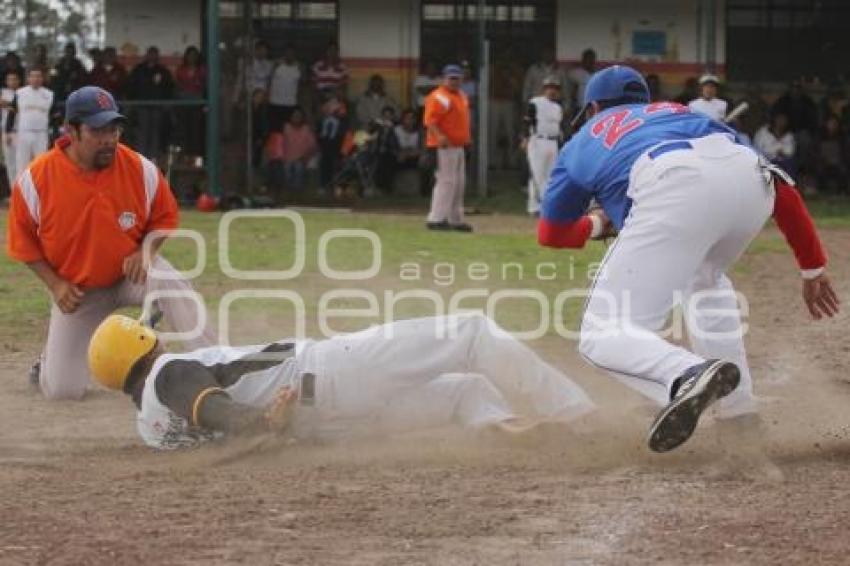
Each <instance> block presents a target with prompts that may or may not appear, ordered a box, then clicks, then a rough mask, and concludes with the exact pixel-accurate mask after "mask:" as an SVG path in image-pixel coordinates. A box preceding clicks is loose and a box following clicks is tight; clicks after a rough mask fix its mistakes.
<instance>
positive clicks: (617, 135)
mask: <svg viewBox="0 0 850 566" xmlns="http://www.w3.org/2000/svg"><path fill="white" fill-rule="evenodd" d="M687 111H688V108H687V107H686V106H682V105H681V104H677V103H675V102H654V103H652V104H648V105H647V106H645V107H644V108H643V112H644V113H645V114H655V113H656V112H671V113H673V114H681V113H682V112H687ZM631 115H632V110H631V109H628V108H626V109H623V110H620V111H619V112H614V113H612V114H609V115H607V116H605V117H604V118H602V119H601V120H599V121H598V122H596V123H595V124H593V126H592V127H591V128H590V133H591V135H592V136H593V137H595V138H599V137H602V145H604V146H605V147H606V148H608V149H614V146H615V145H617V142H619V141H620V139H621V138H622V137H623V136H625V135H626V134H628V133H629V132H631V131H633V130H635V129H637V128H639V127H640V126H641V125H642V124H643V122H644V120H643V118H634V119H633V120H629V117H630V116H631Z"/></svg>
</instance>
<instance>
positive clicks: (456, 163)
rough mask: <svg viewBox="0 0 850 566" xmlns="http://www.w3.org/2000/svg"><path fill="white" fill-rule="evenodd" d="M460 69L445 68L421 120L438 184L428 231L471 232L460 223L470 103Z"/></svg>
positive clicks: (468, 141) (449, 66) (426, 99)
mask: <svg viewBox="0 0 850 566" xmlns="http://www.w3.org/2000/svg"><path fill="white" fill-rule="evenodd" d="M462 80H463V69H461V68H460V67H459V66H458V65H446V67H445V68H444V69H443V83H442V84H441V85H440V86H438V87H437V88H435V89H434V90H432V91H431V93H430V94H429V95H428V96H427V97H426V98H425V114H424V117H423V119H422V121H423V123H424V125H425V129H426V130H427V138H426V145H427V146H428V147H429V148H431V149H436V151H437V173H436V178H437V182H436V183H435V184H434V193H433V194H432V196H431V212H430V213H429V214H428V221H427V222H426V223H425V225H426V226H427V227H428V229H429V230H457V231H459V232H472V226H470V225H469V224H467V223H466V222H464V221H463V191H464V188H465V185H466V157H465V155H464V149H465V147H466V146H467V145H469V144H470V143H471V142H472V138H471V137H470V132H469V124H470V120H469V100H468V99H467V98H466V95H465V94H464V93H463V91H461V90H460V84H461V81H462Z"/></svg>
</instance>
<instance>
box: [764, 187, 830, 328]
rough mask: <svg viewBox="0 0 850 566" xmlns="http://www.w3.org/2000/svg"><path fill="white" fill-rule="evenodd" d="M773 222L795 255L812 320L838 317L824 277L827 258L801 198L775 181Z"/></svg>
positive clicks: (794, 190)
mask: <svg viewBox="0 0 850 566" xmlns="http://www.w3.org/2000/svg"><path fill="white" fill-rule="evenodd" d="M775 188H776V203H775V205H774V208H773V218H774V220H775V221H776V225H777V226H778V227H779V230H780V231H781V232H782V234H783V235H784V236H785V240H786V241H787V242H788V245H789V246H790V247H791V250H792V251H793V252H794V257H795V258H796V259H797V264H798V265H799V267H800V273H801V275H802V277H803V302H804V303H805V304H806V308H808V309H809V313H810V314H811V315H812V318H814V319H815V320H820V319H821V318H823V317H824V316H826V317H832V316H835V315H836V314H837V313H838V310H839V305H840V303H841V301H840V300H839V298H838V295H837V294H836V292H835V290H834V289H833V287H832V282H831V281H830V279H829V277H828V276H827V274H826V264H827V256H826V251H825V250H824V247H823V243H822V242H821V240H820V237H819V236H818V232H817V228H815V223H814V221H813V220H812V217H811V215H810V214H809V211H808V210H807V209H806V205H805V203H804V202H803V198H802V197H801V196H800V193H799V192H798V191H797V189H796V188H795V187H794V186H792V185H790V184H788V183H787V182H785V181H784V180H782V179H780V178H777V179H776V180H775Z"/></svg>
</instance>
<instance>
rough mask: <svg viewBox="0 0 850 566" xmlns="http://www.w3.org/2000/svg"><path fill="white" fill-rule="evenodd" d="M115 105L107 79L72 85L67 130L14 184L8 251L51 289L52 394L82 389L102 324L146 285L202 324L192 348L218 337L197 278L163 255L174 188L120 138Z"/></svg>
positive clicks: (164, 304) (47, 365)
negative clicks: (198, 294) (101, 83)
mask: <svg viewBox="0 0 850 566" xmlns="http://www.w3.org/2000/svg"><path fill="white" fill-rule="evenodd" d="M117 110H118V107H117V105H116V104H115V100H114V99H113V98H112V95H110V94H109V93H108V92H107V91H105V90H103V89H101V88H98V87H93V86H88V87H83V88H81V89H79V90H77V91H75V92H73V93H71V94H70V96H69V97H68V100H67V102H66V105H65V122H66V124H65V126H66V130H67V132H68V135H66V136H64V137H62V138H60V139H59V140H58V141H57V142H56V145H55V146H54V147H53V149H51V150H50V151H48V152H46V153H44V154H42V155H41V156H39V157H38V158H36V159H35V160H33V162H32V163H30V164H29V166H28V167H27V168H26V169H25V170H24V171H23V172H22V173H21V174H20V175H19V177H18V181H17V183H15V186H14V188H13V191H12V199H11V204H10V207H9V221H8V234H7V252H8V254H9V256H10V257H12V258H13V259H16V260H18V261H21V262H24V263H26V264H27V266H28V267H29V268H30V269H32V270H33V272H35V274H36V275H38V277H39V278H40V279H41V280H42V281H43V282H44V284H45V285H46V286H47V288H48V290H49V291H50V294H51V296H52V299H53V305H52V309H51V313H50V326H49V330H48V335H47V344H46V346H45V349H44V354H43V359H42V361H41V363H40V369H39V372H38V373H37V374H36V375H37V377H38V383H39V385H40V387H41V391H42V393H43V394H44V395H45V397H47V398H49V399H80V398H82V397H83V395H84V394H85V392H86V389H87V387H88V384H89V381H90V377H89V371H88V366H87V363H86V350H87V348H88V342H89V339H90V338H91V335H92V333H93V332H94V329H95V328H97V326H98V325H99V324H100V323H101V321H102V320H103V319H104V318H106V316H107V315H109V314H110V313H111V312H112V311H113V310H115V309H116V308H119V307H122V306H128V305H141V304H142V303H143V301H144V298H145V296H146V295H147V294H148V293H151V292H166V293H170V296H162V297H161V298H159V299H158V300H157V302H158V304H159V306H160V307H161V308H162V311H163V314H164V316H165V319H166V321H167V322H168V323H169V325H170V326H171V327H172V329H173V330H175V331H177V332H188V331H191V330H193V329H195V328H196V326H197V327H198V328H199V329H200V330H199V331H198V332H196V334H197V335H198V336H197V338H195V339H194V340H187V343H188V346H189V347H190V348H198V347H202V346H206V345H209V344H211V343H212V333H211V332H210V331H209V328H208V327H206V324H205V322H206V316H205V313H202V312H200V308H199V306H198V305H197V304H196V302H195V301H194V300H193V299H192V298H191V297H189V296H187V295H188V294H189V293H191V286H190V285H189V283H188V282H187V281H186V280H184V279H183V278H182V277H181V276H180V274H179V273H178V272H177V271H176V270H175V269H174V268H173V267H172V266H171V265H170V264H169V263H168V262H167V261H166V260H165V259H163V258H162V257H159V255H157V251H158V250H159V248H160V246H161V245H162V243H163V241H164V240H165V239H166V237H167V236H166V235H165V232H167V231H169V230H173V229H174V228H176V227H177V220H178V219H177V216H178V215H177V203H176V201H175V200H174V196H173V195H172V193H171V188H170V187H169V186H168V183H167V182H166V181H165V179H164V178H163V176H162V174H161V173H160V172H159V170H158V169H157V168H156V166H155V165H154V164H153V163H151V162H150V161H149V160H147V159H146V158H144V157H143V156H141V155H140V154H138V153H136V152H135V151H133V150H131V149H130V148H128V147H127V146H125V145H123V144H120V143H119V142H118V140H119V138H120V136H121V132H122V129H123V124H124V121H125V119H124V116H122V115H121V114H119V113H118V111H117ZM143 243H145V244H146V245H148V246H149V247H150V251H151V253H150V256H149V259H150V261H148V260H146V259H145V257H144V254H143V250H142V246H143ZM149 268H153V269H155V270H156V275H157V276H156V277H154V276H153V275H151V276H149V275H148V269H149ZM181 293H182V296H180V295H181ZM196 322H197V323H198V324H197V325H196Z"/></svg>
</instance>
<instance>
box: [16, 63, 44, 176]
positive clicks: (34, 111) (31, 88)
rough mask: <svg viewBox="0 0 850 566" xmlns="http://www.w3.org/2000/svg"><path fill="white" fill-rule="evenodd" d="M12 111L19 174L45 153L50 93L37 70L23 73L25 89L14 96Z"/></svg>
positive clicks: (19, 90)
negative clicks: (14, 123)
mask: <svg viewBox="0 0 850 566" xmlns="http://www.w3.org/2000/svg"><path fill="white" fill-rule="evenodd" d="M13 109H14V111H15V112H16V116H15V120H16V127H17V134H16V135H15V145H16V148H15V149H16V151H15V167H16V168H17V170H18V171H22V170H23V169H24V168H25V167H26V166H27V165H29V163H30V161H32V160H33V159H35V158H36V157H38V156H39V155H41V154H42V153H44V152H45V151H47V142H48V133H49V132H48V129H49V128H50V117H51V111H52V109H53V91H51V90H50V89H48V88H46V87H45V86H44V72H43V71H42V70H41V69H37V68H33V69H30V70H29V71H28V72H27V86H25V87H23V88H19V89H18V90H17V92H16V93H15V102H14V106H13Z"/></svg>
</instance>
